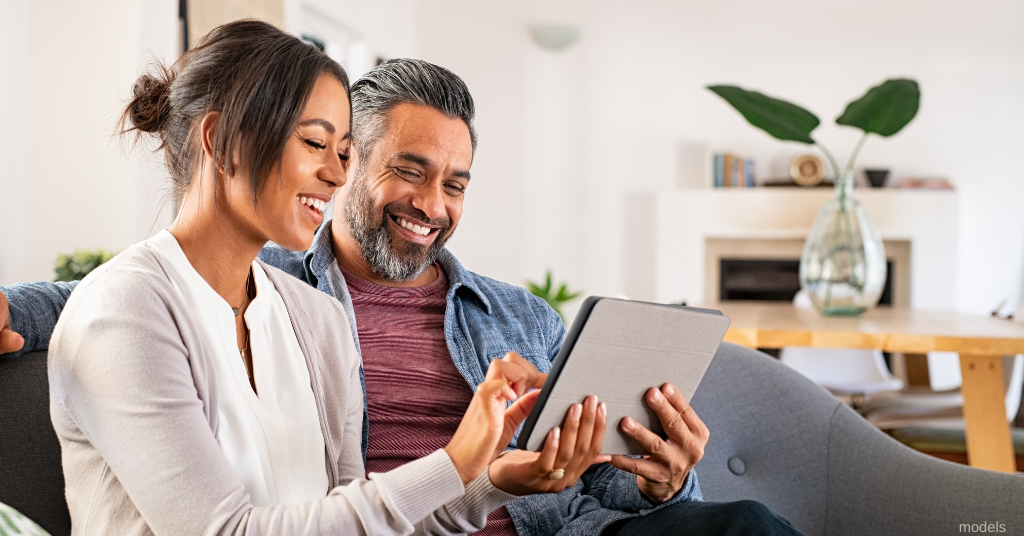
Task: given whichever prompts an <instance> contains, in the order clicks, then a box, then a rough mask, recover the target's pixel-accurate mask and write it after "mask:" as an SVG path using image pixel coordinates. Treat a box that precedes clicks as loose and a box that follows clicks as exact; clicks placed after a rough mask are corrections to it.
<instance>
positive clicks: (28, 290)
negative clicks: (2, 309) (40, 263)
mask: <svg viewBox="0 0 1024 536" xmlns="http://www.w3.org/2000/svg"><path fill="white" fill-rule="evenodd" d="M76 286H78V281H72V282H70V283H65V282H59V283H45V282H41V283H17V284H15V285H12V286H9V287H0V292H3V293H4V295H5V296H7V301H8V302H9V303H10V307H11V309H10V313H11V329H12V330H14V331H15V332H17V333H20V334H21V336H22V337H24V338H25V346H24V347H23V348H22V349H21V350H19V351H17V352H11V353H9V354H0V357H18V356H20V355H23V354H27V353H29V352H35V351H39V350H46V349H47V348H49V346H50V335H52V334H53V328H54V327H55V326H56V325H57V319H58V318H60V312H61V311H63V310H64V304H65V303H67V301H68V296H71V291H72V290H74V289H75V287H76Z"/></svg>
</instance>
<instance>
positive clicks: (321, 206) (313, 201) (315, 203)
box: [297, 197, 327, 213]
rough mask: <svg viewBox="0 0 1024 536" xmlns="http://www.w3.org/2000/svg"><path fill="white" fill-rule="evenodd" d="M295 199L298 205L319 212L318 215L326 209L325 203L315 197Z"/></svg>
mask: <svg viewBox="0 0 1024 536" xmlns="http://www.w3.org/2000/svg"><path fill="white" fill-rule="evenodd" d="M297 199H298V200H299V203H302V204H303V205H306V206H309V207H313V208H315V209H317V210H318V211H320V213H323V211H324V210H326V209H327V202H326V201H321V200H319V199H317V198H315V197H298V198H297Z"/></svg>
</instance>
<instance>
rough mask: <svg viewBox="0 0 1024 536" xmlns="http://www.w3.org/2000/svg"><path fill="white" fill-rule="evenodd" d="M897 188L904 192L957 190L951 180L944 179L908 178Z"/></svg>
mask: <svg viewBox="0 0 1024 536" xmlns="http://www.w3.org/2000/svg"><path fill="white" fill-rule="evenodd" d="M896 188H902V189H904V190H955V189H956V187H955V186H953V183H952V182H950V180H949V179H943V178H934V179H930V178H909V177H908V178H906V179H901V180H900V182H899V183H897V184H896Z"/></svg>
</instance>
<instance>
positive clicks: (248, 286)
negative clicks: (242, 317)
mask: <svg viewBox="0 0 1024 536" xmlns="http://www.w3.org/2000/svg"><path fill="white" fill-rule="evenodd" d="M252 287H253V280H252V268H249V277H247V278H245V297H244V298H242V303H241V305H239V306H238V307H232V308H231V312H232V313H235V316H238V315H239V314H241V313H242V307H245V304H247V303H249V300H251V299H252V294H253V292H252V291H253V288H252Z"/></svg>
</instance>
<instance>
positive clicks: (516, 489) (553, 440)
mask: <svg viewBox="0 0 1024 536" xmlns="http://www.w3.org/2000/svg"><path fill="white" fill-rule="evenodd" d="M607 413H608V412H607V409H606V407H605V405H604V404H598V403H597V397H595V396H590V397H587V399H586V400H584V401H583V404H573V405H572V407H570V408H569V411H568V413H567V414H566V416H565V421H564V425H563V427H562V428H563V429H562V430H559V428H558V427H555V428H552V429H551V431H549V432H548V435H547V438H546V439H545V441H544V448H543V449H541V451H540V452H530V451H528V450H511V451H508V452H506V453H505V454H504V455H502V456H500V457H499V458H498V459H496V460H494V461H493V462H492V463H491V466H490V468H489V469H488V473H487V475H488V477H489V478H490V479H491V482H492V483H493V484H494V485H495V486H496V487H497V488H498V489H501V490H503V491H505V492H507V493H511V494H513V495H527V494H530V493H549V492H550V493H558V492H559V491H562V490H563V489H565V488H568V487H571V486H572V485H573V484H575V483H576V481H577V480H579V478H580V475H582V474H583V472H584V471H586V470H587V468H588V467H590V466H591V465H592V464H594V463H603V462H606V461H608V460H609V459H610V456H599V454H600V453H601V446H602V445H603V444H604V431H605V425H606V424H607V421H606V416H607ZM557 470H561V471H562V477H561V478H556V479H552V478H551V476H550V475H552V472H553V471H557ZM555 475H557V472H556V473H555Z"/></svg>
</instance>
